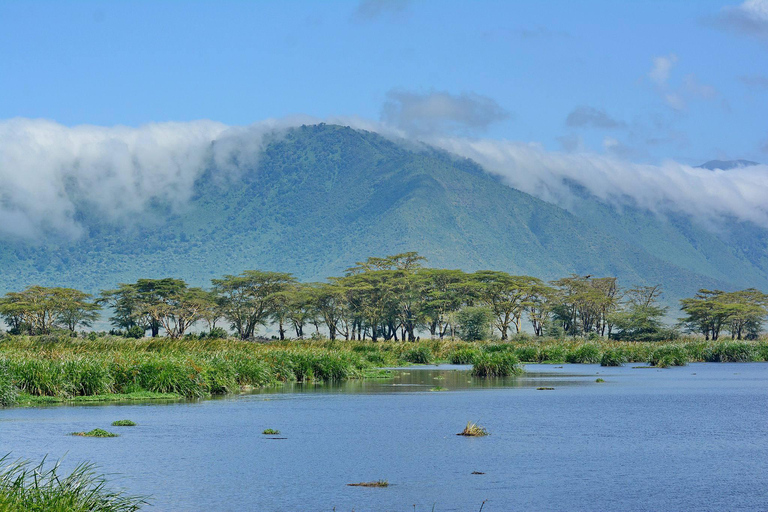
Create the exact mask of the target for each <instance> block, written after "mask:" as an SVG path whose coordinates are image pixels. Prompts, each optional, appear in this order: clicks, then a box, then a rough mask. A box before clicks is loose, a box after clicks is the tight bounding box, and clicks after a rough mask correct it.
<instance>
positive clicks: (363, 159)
mask: <svg viewBox="0 0 768 512" xmlns="http://www.w3.org/2000/svg"><path fill="white" fill-rule="evenodd" d="M76 216H77V218H78V219H79V220H80V221H81V223H82V225H83V226H84V228H85V231H86V233H85V234H84V235H83V236H82V237H81V238H79V239H78V240H75V241H58V242H56V241H51V240H46V241H43V242H37V243H30V242H21V241H5V242H4V243H3V244H2V245H0V263H1V264H2V269H3V271H2V274H0V291H3V292H4V291H8V290H18V289H22V288H24V287H26V286H28V285H31V284H35V283H38V284H43V285H64V286H72V287H76V288H80V289H83V290H88V291H91V292H97V291H98V290H100V289H105V288H110V287H114V286H115V285H116V284H117V283H120V282H131V281H134V280H136V279H138V278H141V277H149V278H151V277H166V276H175V277H180V278H183V279H185V280H187V281H188V282H190V283H192V284H195V285H202V286H206V285H208V284H209V283H210V279H211V278H214V277H219V276H221V275H224V274H236V273H239V272H241V271H243V270H246V269H264V270H281V271H287V272H292V273H294V274H295V275H296V276H297V277H299V278H301V279H303V280H321V279H324V278H325V277H327V276H332V275H340V274H341V273H342V272H343V271H344V269H345V268H347V267H349V266H351V265H353V264H354V263H355V262H356V261H360V260H363V259H365V258H366V257H368V256H383V255H386V254H396V253H399V252H405V251H414V250H415V251H418V252H419V253H421V254H422V255H424V256H426V257H427V258H428V260H429V262H428V263H429V264H430V265H432V266H438V267H447V268H462V269H465V270H468V271H473V270H477V269H499V270H505V271H508V272H511V273H515V274H528V275H533V276H537V277H541V278H544V279H554V278H558V277H563V276H567V275H569V274H571V273H577V274H582V275H584V274H593V275H596V276H609V275H610V276H617V277H618V278H619V280H620V283H621V284H622V285H624V286H631V285H635V284H649V283H654V284H655V283H662V284H663V285H664V287H665V289H666V290H667V292H668V298H669V300H670V301H671V300H673V299H676V298H679V297H682V296H686V295H690V294H692V293H693V292H695V290H697V289H698V288H700V287H710V288H734V287H745V286H748V285H749V286H759V287H765V288H768V265H765V263H764V261H763V260H765V250H764V247H765V246H761V245H760V244H762V243H763V242H762V241H761V240H768V239H760V240H757V241H753V243H754V244H755V246H754V247H753V248H752V249H751V250H752V251H753V252H754V254H753V255H752V256H751V258H752V259H750V256H749V255H747V254H746V253H745V252H744V250H742V249H740V248H732V247H729V245H728V243H726V242H724V241H723V240H722V239H721V238H719V237H718V236H716V235H713V234H711V233H709V232H708V231H706V230H704V229H703V228H700V227H698V226H695V225H693V224H692V223H691V222H690V221H686V220H685V219H683V218H681V219H672V220H668V219H667V220H662V219H659V218H656V217H654V216H653V215H651V214H649V213H648V212H643V211H641V210H636V211H630V210H626V211H622V212H617V211H616V210H615V209H613V208H612V207H610V206H608V205H604V204H602V203H599V202H597V201H596V200H594V199H591V198H589V197H588V196H587V195H585V196H584V197H583V200H582V201H581V203H580V206H579V207H578V208H576V209H574V211H573V212H569V211H566V210H563V209H561V208H559V207H557V206H555V205H552V204H549V203H546V202H544V201H541V200H539V199H536V198H534V197H533V196H530V195H528V194H525V193H523V192H521V191H518V190H515V189H513V188H510V187H507V186H505V185H503V184H501V183H500V182H499V181H498V180H497V179H495V178H493V177H492V176H490V175H489V174H487V173H485V172H484V171H483V169H482V168H480V166H478V165H477V164H475V163H474V162H472V161H470V160H467V159H463V158H459V157H456V156H454V155H451V154H448V153H446V152H443V151H439V150H436V149H432V148H429V147H415V146H408V145H405V144H401V143H397V142H393V141H391V140H389V139H387V138H384V137H382V136H380V135H377V134H375V133H370V132H365V131H360V130H354V129H351V128H348V127H342V126H335V125H325V124H320V125H314V126H302V127H299V128H294V129H291V130H288V131H287V133H285V134H284V136H281V137H275V138H273V139H271V140H270V141H269V142H268V143H267V144H266V146H265V148H264V150H263V153H262V154H261V157H260V160H259V163H258V165H256V166H254V167H253V168H245V169H241V174H239V175H231V174H226V173H224V172H222V171H220V170H219V169H217V168H215V167H213V165H209V167H208V168H207V169H206V170H205V171H204V172H203V173H202V174H201V175H200V176H199V177H198V178H197V180H196V182H195V185H194V193H193V196H192V198H191V199H190V200H189V201H188V202H187V203H186V205H185V206H184V207H183V208H182V209H180V210H174V209H171V208H169V207H168V206H167V205H163V204H155V205H154V206H153V207H152V209H151V211H149V212H147V214H146V215H145V216H144V217H142V218H141V219H136V220H135V222H134V223H132V224H130V225H128V224H125V223H115V222H106V221H104V220H102V219H101V217H102V216H101V215H99V212H96V211H92V210H89V207H88V206H87V205H86V204H82V205H80V207H79V210H78V212H77V214H76ZM745 233H746V232H745ZM744 236H747V235H746V234H745V235H744ZM761 247H762V249H761ZM761 258H762V260H761ZM753 260H754V261H753ZM755 261H763V263H762V264H761V265H762V266H761V265H758V264H756V263H755Z"/></svg>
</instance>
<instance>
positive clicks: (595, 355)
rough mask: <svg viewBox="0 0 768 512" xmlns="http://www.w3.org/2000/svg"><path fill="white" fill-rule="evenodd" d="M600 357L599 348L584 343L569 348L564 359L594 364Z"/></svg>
mask: <svg viewBox="0 0 768 512" xmlns="http://www.w3.org/2000/svg"><path fill="white" fill-rule="evenodd" d="M601 357H602V355H601V352H600V348H599V347H598V346H597V345H594V344H591V343H585V344H583V345H580V346H578V347H577V348H575V349H574V350H571V351H570V352H569V353H568V355H567V356H566V357H565V360H566V361H567V362H569V363H587V364H594V363H599V362H600V359H601Z"/></svg>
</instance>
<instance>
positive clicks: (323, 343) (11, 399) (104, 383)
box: [0, 336, 768, 406]
mask: <svg viewBox="0 0 768 512" xmlns="http://www.w3.org/2000/svg"><path fill="white" fill-rule="evenodd" d="M93 338H94V337H89V338H70V337H62V338H57V337H56V336H40V337H28V336H7V337H5V338H3V339H2V340H0V406H9V405H12V404H13V403H16V402H18V401H30V400H28V398H29V397H34V398H35V399H36V401H38V402H39V401H40V400H44V399H50V400H51V401H56V400H61V399H67V400H80V399H83V400H85V399H88V400H91V399H93V400H98V399H100V398H103V397H131V396H143V395H145V394H155V395H156V396H161V397H174V396H177V397H186V398H200V397H205V396H208V395H213V394H226V393H237V392H240V391H242V390H244V389H250V388H254V387H261V386H267V385H271V384H274V383H277V382H285V381H300V382H303V381H312V380H323V381H339V380H344V379H354V378H365V377H366V376H373V375H374V374H375V373H376V371H375V370H374V369H375V368H381V367H387V366H398V365H405V364H431V363H437V362H451V363H455V364H472V365H473V370H472V372H473V374H474V375H476V376H480V377H499V376H508V375H517V374H519V373H521V372H522V370H523V364H524V363H564V362H568V363H589V364H596V363H600V364H602V365H603V366H617V365H621V364H625V363H650V364H653V365H656V366H659V367H666V366H679V365H684V364H687V363H689V362H749V361H766V360H768V340H766V339H761V340H756V341H738V340H730V339H725V340H718V341H704V340H701V339H696V338H689V339H680V340H676V341H674V342H655V343H632V342H616V341H608V340H602V339H596V340H586V339H579V338H566V339H549V338H530V337H521V338H513V339H512V340H510V341H506V342H500V341H498V340H497V341H485V342H471V343H469V342H463V341H448V340H422V341H419V342H415V343H413V342H391V341H385V342H384V341H380V342H377V343H373V342H371V341H345V340H334V341H330V340H322V339H321V340H314V339H312V340H288V341H280V342H272V343H264V344H262V343H252V342H244V341H237V340H217V339H183V340H169V339H165V338H155V339H152V338H145V339H138V340H134V339H126V338H120V337H115V336H101V337H95V339H93Z"/></svg>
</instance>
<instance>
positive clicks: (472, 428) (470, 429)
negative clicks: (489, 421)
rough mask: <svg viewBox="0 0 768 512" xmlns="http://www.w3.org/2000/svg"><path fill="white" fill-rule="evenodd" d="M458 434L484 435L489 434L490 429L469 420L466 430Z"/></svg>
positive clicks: (469, 435) (468, 435)
mask: <svg viewBox="0 0 768 512" xmlns="http://www.w3.org/2000/svg"><path fill="white" fill-rule="evenodd" d="M456 435H457V436H467V437H483V436H487V435H489V434H488V431H487V430H486V429H485V427H481V426H480V425H478V424H477V423H473V422H471V421H468V422H467V426H466V427H464V430H462V431H461V432H459V433H458V434H456Z"/></svg>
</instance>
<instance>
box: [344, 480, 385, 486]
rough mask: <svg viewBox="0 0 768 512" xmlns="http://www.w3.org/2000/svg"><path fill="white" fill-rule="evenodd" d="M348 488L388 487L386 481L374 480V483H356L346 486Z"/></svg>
mask: <svg viewBox="0 0 768 512" xmlns="http://www.w3.org/2000/svg"><path fill="white" fill-rule="evenodd" d="M347 485H348V486H349V487H389V482H387V481H386V480H376V481H375V482H358V483H356V484H347Z"/></svg>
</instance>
